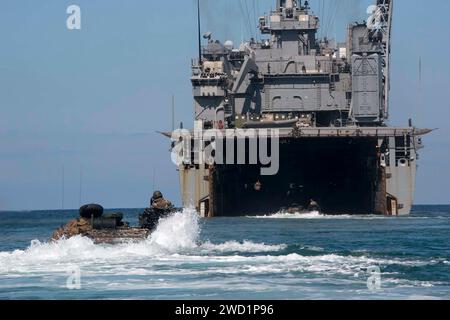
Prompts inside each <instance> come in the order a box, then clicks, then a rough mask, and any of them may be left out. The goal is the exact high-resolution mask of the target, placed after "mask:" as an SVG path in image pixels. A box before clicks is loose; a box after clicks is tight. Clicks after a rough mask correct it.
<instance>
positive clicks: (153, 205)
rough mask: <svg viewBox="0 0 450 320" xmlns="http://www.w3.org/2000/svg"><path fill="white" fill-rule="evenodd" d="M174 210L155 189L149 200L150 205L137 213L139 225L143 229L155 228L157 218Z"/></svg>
mask: <svg viewBox="0 0 450 320" xmlns="http://www.w3.org/2000/svg"><path fill="white" fill-rule="evenodd" d="M174 210H175V208H174V206H173V204H172V203H171V202H170V201H168V200H166V199H164V197H163V195H162V193H161V191H155V192H154V193H153V197H152V199H151V200H150V207H149V208H147V209H145V210H144V212H143V213H142V214H140V215H139V226H140V227H141V228H143V229H149V230H155V229H156V227H157V225H158V222H159V219H161V218H164V217H167V216H168V215H169V214H171V213H173V212H174Z"/></svg>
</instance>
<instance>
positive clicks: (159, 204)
mask: <svg viewBox="0 0 450 320" xmlns="http://www.w3.org/2000/svg"><path fill="white" fill-rule="evenodd" d="M150 207H152V208H154V209H159V210H168V209H173V204H172V203H171V202H170V201H169V200H166V199H164V197H163V195H162V193H161V191H155V192H154V193H153V197H152V199H151V200H150Z"/></svg>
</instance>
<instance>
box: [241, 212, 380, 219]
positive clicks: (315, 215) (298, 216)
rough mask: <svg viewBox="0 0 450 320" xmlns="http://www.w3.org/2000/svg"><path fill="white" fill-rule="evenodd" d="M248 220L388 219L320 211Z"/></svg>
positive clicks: (283, 213) (377, 216)
mask: <svg viewBox="0 0 450 320" xmlns="http://www.w3.org/2000/svg"><path fill="white" fill-rule="evenodd" d="M248 218H252V219H305V220H316V219H329V220H338V219H355V220H374V219H385V218H386V217H384V216H379V215H349V214H343V215H326V214H322V213H320V212H319V211H311V212H305V213H300V212H297V213H288V212H278V213H274V214H269V215H264V216H248Z"/></svg>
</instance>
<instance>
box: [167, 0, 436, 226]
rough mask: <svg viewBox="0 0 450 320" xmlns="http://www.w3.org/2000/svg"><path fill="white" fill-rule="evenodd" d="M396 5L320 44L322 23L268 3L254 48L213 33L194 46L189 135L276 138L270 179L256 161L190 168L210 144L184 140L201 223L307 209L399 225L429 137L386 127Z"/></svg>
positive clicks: (183, 167)
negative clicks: (253, 133) (386, 218)
mask: <svg viewBox="0 0 450 320" xmlns="http://www.w3.org/2000/svg"><path fill="white" fill-rule="evenodd" d="M393 2H394V1H393V0H376V2H375V4H374V6H373V11H374V14H373V16H372V17H370V19H369V21H368V22H364V23H354V24H351V25H349V27H348V33H347V39H346V41H345V42H343V43H335V42H334V41H332V40H328V39H319V38H318V29H319V26H320V22H319V18H318V17H317V16H315V15H314V14H313V13H312V11H311V9H310V7H309V4H308V2H307V1H301V0H277V3H276V8H277V9H276V10H274V11H272V12H270V13H269V14H268V15H267V16H264V17H261V18H259V29H260V31H261V33H262V39H263V40H261V41H255V40H254V39H252V40H251V41H248V42H245V43H243V44H241V45H240V46H239V48H235V47H234V45H233V43H232V42H231V41H226V42H224V43H221V42H220V41H217V40H214V39H213V36H212V34H211V33H210V32H208V33H207V34H205V35H204V36H203V38H204V39H205V40H203V41H204V42H205V43H204V45H201V37H200V36H199V57H198V59H195V60H193V61H192V72H193V73H192V78H191V81H192V85H193V96H194V107H195V123H196V124H195V127H196V129H197V130H211V129H215V130H216V131H220V132H222V133H223V135H224V136H226V138H225V139H226V140H227V141H230V140H231V141H238V140H239V139H242V136H241V135H240V133H239V132H240V130H248V129H252V128H253V129H257V130H261V129H269V130H275V129H276V130H277V132H278V136H277V137H278V139H279V147H278V150H277V151H278V156H279V169H278V171H277V172H276V174H270V175H261V168H263V167H264V166H265V165H267V163H263V162H261V161H259V160H258V162H257V163H255V162H253V163H250V162H248V163H247V162H246V163H242V162H239V161H236V162H235V163H229V162H228V161H227V162H226V163H224V162H223V161H221V162H218V161H213V162H207V161H205V162H201V161H200V162H195V161H193V159H199V158H201V156H200V155H199V154H200V153H202V152H205V149H207V148H208V147H211V145H212V144H216V142H217V141H215V140H214V139H212V140H210V143H209V144H208V143H203V144H202V143H198V141H196V139H197V140H198V139H199V138H198V137H197V136H196V135H195V133H194V131H190V132H191V136H190V137H189V139H191V141H190V146H191V147H190V148H191V150H190V153H191V157H188V158H186V157H185V158H183V160H182V161H181V162H179V163H178V171H179V176H180V183H181V193H182V198H183V205H184V206H192V205H194V206H195V207H196V208H197V209H198V211H199V212H200V214H201V215H202V216H204V217H221V216H243V215H260V214H271V213H275V212H278V211H280V210H288V211H289V212H291V211H292V212H295V211H299V212H302V210H307V209H308V207H310V209H311V205H313V208H318V207H320V211H321V212H323V213H326V214H379V215H408V214H409V213H410V211H411V208H412V204H413V196H414V185H415V176H416V168H417V161H418V157H419V156H418V151H419V149H421V148H422V147H423V146H422V139H421V137H422V136H423V135H425V134H427V133H429V132H430V131H431V130H427V129H418V128H415V127H414V126H413V125H412V121H411V120H409V123H408V125H405V127H391V126H389V125H388V123H387V121H388V119H389V91H390V83H389V80H390V73H389V72H390V54H391V26H392V13H393ZM199 35H200V22H199ZM206 41H207V43H206ZM406 122H407V120H406V119H405V123H406ZM271 132H272V131H271ZM177 139H178V141H183V140H185V139H186V137H184V138H183V137H181V138H175V139H174V138H173V136H172V141H173V142H172V150H174V149H176V147H177V143H176V142H177ZM249 139H252V138H248V137H244V140H247V143H246V144H244V145H245V146H246V154H247V156H248V155H249V153H250V151H251V150H250V147H249V145H250V143H249ZM256 139H259V138H256ZM272 139H273V138H272ZM222 144H223V143H222ZM236 148H237V147H236ZM269 149H270V148H269ZM232 151H233V150H232ZM234 151H236V149H235V150H234ZM273 151H274V150H272V152H273ZM177 152H179V151H176V152H175V153H177ZM183 152H184V154H186V153H189V152H186V151H182V152H181V153H183ZM226 152H227V153H233V152H230V151H228V149H227V151H226ZM231 157H234V155H231ZM227 159H228V157H227Z"/></svg>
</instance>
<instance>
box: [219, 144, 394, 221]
mask: <svg viewBox="0 0 450 320" xmlns="http://www.w3.org/2000/svg"><path fill="white" fill-rule="evenodd" d="M279 167H280V170H279V172H278V174H277V175H274V176H262V175H261V172H260V168H261V166H260V165H226V166H225V165H219V166H216V170H215V172H214V180H213V181H214V183H213V185H214V188H213V191H212V206H213V207H212V209H213V211H214V212H213V215H214V216H235V215H260V214H271V213H276V212H278V211H280V210H289V211H292V210H294V211H295V210H296V209H297V208H298V209H301V208H304V209H307V208H308V206H309V204H310V202H311V200H314V201H315V202H317V203H318V205H319V206H320V209H321V212H323V213H326V214H373V213H380V212H377V210H378V209H377V201H378V200H377V199H379V197H378V195H379V194H380V193H382V192H383V188H382V187H381V185H382V181H383V180H382V170H381V167H380V166H379V162H378V149H377V140H376V139H372V138H327V139H324V138H313V139H294V138H290V139H284V140H282V141H281V142H280V166H279ZM380 190H381V192H380ZM384 194H385V190H384ZM384 199H385V198H384Z"/></svg>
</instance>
